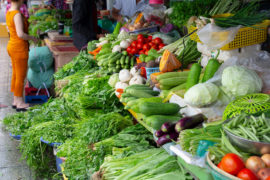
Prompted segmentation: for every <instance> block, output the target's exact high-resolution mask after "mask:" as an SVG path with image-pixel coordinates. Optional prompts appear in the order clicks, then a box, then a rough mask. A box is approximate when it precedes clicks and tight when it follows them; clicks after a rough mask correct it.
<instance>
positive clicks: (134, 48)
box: [130, 47, 138, 54]
mask: <svg viewBox="0 0 270 180" xmlns="http://www.w3.org/2000/svg"><path fill="white" fill-rule="evenodd" d="M137 52H138V49H137V48H136V47H133V48H132V49H131V52H130V53H131V54H136V53H137Z"/></svg>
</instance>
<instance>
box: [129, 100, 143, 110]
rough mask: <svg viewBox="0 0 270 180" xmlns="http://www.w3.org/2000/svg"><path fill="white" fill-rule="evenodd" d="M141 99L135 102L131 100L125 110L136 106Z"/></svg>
mask: <svg viewBox="0 0 270 180" xmlns="http://www.w3.org/2000/svg"><path fill="white" fill-rule="evenodd" d="M139 100H140V99H135V100H131V101H129V102H128V103H127V105H126V106H125V109H126V110H127V109H130V108H131V107H132V106H133V105H135V104H136V103H138V101H139Z"/></svg>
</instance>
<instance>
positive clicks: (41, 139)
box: [40, 137, 63, 147]
mask: <svg viewBox="0 0 270 180" xmlns="http://www.w3.org/2000/svg"><path fill="white" fill-rule="evenodd" d="M40 141H41V142H43V143H45V144H47V145H49V146H51V147H57V146H60V145H62V144H63V143H50V142H48V141H46V140H44V139H43V138H42V137H41V138H40Z"/></svg>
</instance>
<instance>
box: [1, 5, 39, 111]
mask: <svg viewBox="0 0 270 180" xmlns="http://www.w3.org/2000/svg"><path fill="white" fill-rule="evenodd" d="M22 4H23V0H11V7H10V9H9V10H8V12H7V14H6V23H7V26H8V29H9V33H10V39H9V42H8V45H7V51H8V54H9V56H10V57H11V62H12V80H11V92H13V93H14V100H13V103H12V107H13V108H16V110H17V111H26V109H27V108H28V107H29V104H26V103H25V102H24V100H23V87H24V80H25V77H26V73H27V61H28V51H29V43H28V40H33V41H34V42H37V39H36V38H35V37H33V36H29V35H28V22H27V19H26V18H25V17H24V16H23V14H22V13H21V12H20V11H19V10H20V7H21V6H22Z"/></svg>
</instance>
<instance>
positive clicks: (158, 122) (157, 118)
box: [145, 115, 181, 130]
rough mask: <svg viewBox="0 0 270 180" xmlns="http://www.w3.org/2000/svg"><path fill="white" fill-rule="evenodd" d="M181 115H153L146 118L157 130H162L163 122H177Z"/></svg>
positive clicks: (147, 122)
mask: <svg viewBox="0 0 270 180" xmlns="http://www.w3.org/2000/svg"><path fill="white" fill-rule="evenodd" d="M180 118H181V117H179V116H174V115H171V116H168V115H152V116H148V117H147V118H146V119H145V122H146V124H148V125H149V126H150V127H152V128H153V129H155V130H160V128H161V126H162V124H164V123H165V122H176V121H178V120H180Z"/></svg>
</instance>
